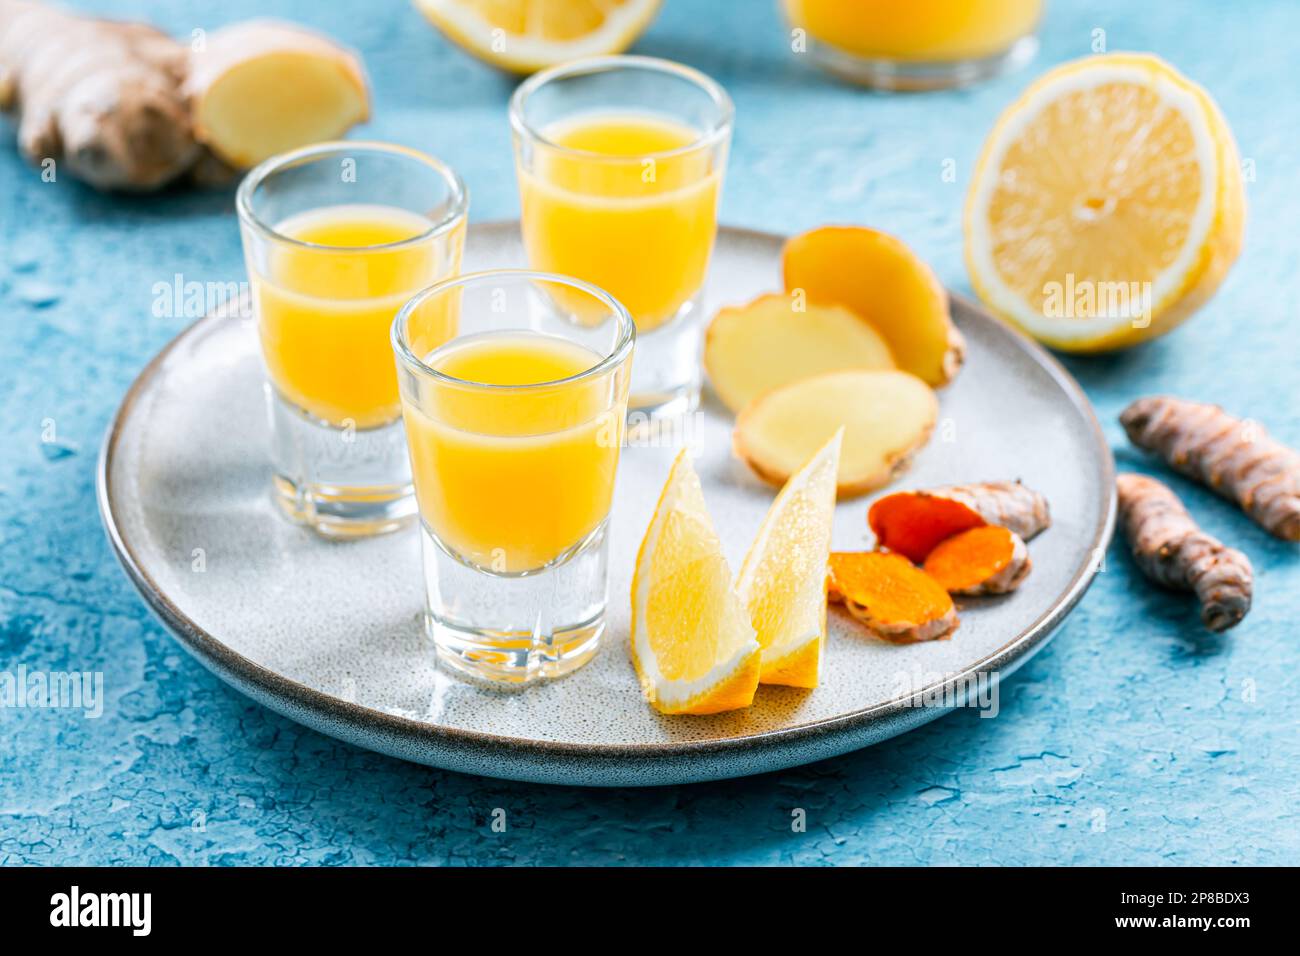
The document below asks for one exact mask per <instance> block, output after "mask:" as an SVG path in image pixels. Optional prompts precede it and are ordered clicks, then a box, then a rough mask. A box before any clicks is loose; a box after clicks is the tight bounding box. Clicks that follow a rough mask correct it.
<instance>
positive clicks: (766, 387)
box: [704, 292, 894, 412]
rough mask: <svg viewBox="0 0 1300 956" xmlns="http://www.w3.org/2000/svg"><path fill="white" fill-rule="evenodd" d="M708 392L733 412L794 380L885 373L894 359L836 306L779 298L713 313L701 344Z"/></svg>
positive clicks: (868, 329) (872, 333)
mask: <svg viewBox="0 0 1300 956" xmlns="http://www.w3.org/2000/svg"><path fill="white" fill-rule="evenodd" d="M704 367H705V369H706V370H707V371H708V373H709V381H710V382H711V383H712V384H713V390H714V391H715V392H717V393H718V397H719V398H720V399H722V402H723V404H724V405H726V406H727V407H728V408H729V409H731V410H732V411H733V412H739V411H740V410H741V409H742V408H744V407H745V406H746V405H748V404H749V403H750V402H751V401H753V400H754V399H755V398H757V397H758V396H760V395H762V394H764V393H766V392H770V391H772V389H774V388H779V387H780V386H782V385H787V384H789V383H790V382H797V381H798V380H799V379H803V378H809V377H811V376H813V375H819V374H821V373H822V372H837V371H841V370H843V369H850V368H865V369H890V368H893V367H894V357H893V354H892V353H891V352H890V351H889V345H888V344H887V343H886V342H885V340H884V339H883V338H882V337H881V335H880V333H879V332H877V331H876V329H875V327H874V326H872V325H870V324H869V323H867V322H865V321H864V320H863V319H861V318H859V317H858V316H857V315H855V314H853V313H852V312H850V311H849V310H848V309H845V308H843V307H841V306H837V305H818V304H815V303H801V302H798V301H796V300H795V298H794V297H793V296H791V295H789V294H786V293H779V292H775V293H768V294H767V295H761V296H759V297H758V298H757V299H755V300H754V301H753V302H750V303H748V304H747V305H737V306H729V307H727V308H724V309H720V310H719V311H718V314H717V315H716V316H714V318H713V321H712V322H711V323H710V324H709V330H708V333H707V334H706V336H705V339H704Z"/></svg>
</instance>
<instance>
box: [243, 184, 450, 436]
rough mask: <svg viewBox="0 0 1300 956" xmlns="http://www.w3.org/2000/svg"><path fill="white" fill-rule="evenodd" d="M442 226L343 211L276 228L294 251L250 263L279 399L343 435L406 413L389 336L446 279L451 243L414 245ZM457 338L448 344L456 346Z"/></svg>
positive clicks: (403, 216)
mask: <svg viewBox="0 0 1300 956" xmlns="http://www.w3.org/2000/svg"><path fill="white" fill-rule="evenodd" d="M433 226H434V224H433V223H432V222H431V221H430V220H428V219H427V218H425V217H424V216H421V215H419V214H418V213H414V212H410V211H408V210H405V209H399V208H396V207H392V206H381V205H370V204H366V205H338V206H327V207H323V208H319V209H313V210H309V211H307V212H303V213H299V214H296V215H294V216H291V217H289V218H288V219H286V220H284V221H282V222H279V223H277V224H275V230H276V232H277V233H279V234H280V235H282V236H284V237H286V238H287V239H289V240H292V241H291V242H282V243H280V244H278V245H277V246H275V247H274V248H273V249H271V250H270V251H269V254H268V255H267V257H266V262H265V268H264V270H263V271H262V272H259V270H258V269H256V268H254V267H253V264H252V263H250V268H249V273H250V279H251V282H252V287H253V295H254V300H255V303H256V310H257V319H258V329H259V332H260V335H261V339H262V354H263V356H264V358H265V361H266V369H267V374H268V375H269V377H270V379H271V382H272V383H273V384H274V386H275V388H276V389H277V390H278V391H279V393H280V395H281V396H282V397H283V398H284V399H285V400H286V401H288V402H289V403H291V404H293V405H295V406H297V407H298V408H301V409H303V410H304V411H306V412H307V413H308V414H310V415H312V416H313V417H315V418H317V419H320V420H322V421H325V422H328V423H329V424H331V425H335V426H345V425H348V424H351V425H353V426H354V427H356V428H372V427H375V426H378V425H383V424H386V423H388V422H392V421H394V420H396V419H397V418H398V417H399V415H400V414H401V407H400V404H399V402H398V398H397V376H396V373H395V370H394V368H393V353H392V347H391V345H390V344H389V336H388V333H389V327H390V326H391V325H392V322H393V316H394V315H396V314H397V311H398V309H400V308H401V307H402V304H403V303H404V302H405V301H406V300H407V299H409V298H410V297H411V296H412V295H413V294H414V293H415V292H417V291H418V290H420V289H422V288H423V287H425V286H427V285H430V284H431V283H433V282H434V281H436V280H437V279H438V278H441V275H440V273H443V272H445V271H446V267H445V266H444V265H443V264H442V262H441V260H442V258H444V255H443V253H444V250H445V248H446V246H445V243H442V242H424V241H413V240H418V239H419V237H422V236H424V235H425V234H427V233H428V232H429V231H430V229H432V228H433ZM452 331H453V330H451V329H448V330H447V334H446V335H445V336H444V337H443V339H444V341H445V339H446V338H450V337H451V333H452Z"/></svg>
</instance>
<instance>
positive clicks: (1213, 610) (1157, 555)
mask: <svg viewBox="0 0 1300 956" xmlns="http://www.w3.org/2000/svg"><path fill="white" fill-rule="evenodd" d="M1117 485H1118V490H1119V518H1120V524H1121V526H1122V527H1123V529H1124V534H1125V536H1126V537H1127V538H1128V540H1129V544H1130V545H1131V546H1132V549H1133V559H1134V561H1136V562H1137V565H1138V567H1139V568H1140V569H1141V570H1142V573H1143V574H1145V575H1146V576H1147V577H1148V578H1150V579H1151V580H1152V581H1155V582H1156V583H1158V584H1161V585H1164V586H1165V587H1167V588H1173V589H1176V590H1183V591H1193V592H1195V594H1196V597H1197V599H1198V600H1199V601H1200V602H1201V620H1202V621H1203V622H1204V624H1205V626H1206V627H1208V628H1209V629H1210V630H1211V631H1226V630H1227V629H1228V628H1230V627H1235V626H1236V625H1237V624H1239V623H1240V622H1241V619H1242V618H1244V617H1245V616H1246V613H1247V612H1248V611H1249V610H1250V598H1251V592H1252V590H1253V587H1254V575H1253V572H1252V571H1251V567H1250V559H1249V558H1247V557H1246V556H1245V555H1244V554H1242V553H1241V552H1240V551H1238V550H1236V549H1235V548H1229V547H1227V546H1225V545H1224V544H1223V543H1222V542H1220V541H1219V540H1218V539H1216V538H1214V537H1212V536H1210V535H1208V534H1206V533H1205V532H1204V531H1202V530H1201V529H1200V528H1199V527H1197V525H1196V522H1195V521H1193V520H1192V517H1191V515H1189V514H1188V513H1187V509H1186V508H1184V507H1183V503H1182V502H1181V501H1179V500H1178V496H1177V495H1176V494H1174V492H1173V491H1172V490H1171V489H1170V488H1169V487H1168V486H1167V485H1165V484H1163V483H1161V482H1159V481H1156V480H1155V479H1154V478H1148V477H1146V476H1145V475H1134V474H1123V475H1120V476H1119V478H1118V481H1117Z"/></svg>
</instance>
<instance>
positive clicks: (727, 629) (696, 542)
mask: <svg viewBox="0 0 1300 956" xmlns="http://www.w3.org/2000/svg"><path fill="white" fill-rule="evenodd" d="M631 645H632V662H633V664H634V665H635V667H636V671H637V677H638V679H639V680H640V682H641V687H642V690H643V691H644V692H645V695H646V698H647V699H648V700H649V701H650V703H651V704H652V705H653V706H654V707H655V709H656V710H659V711H660V712H662V713H667V714H711V713H717V712H719V711H724V710H734V709H736V708H739V707H747V706H749V704H750V703H751V702H752V701H753V698H754V690H755V688H756V687H757V686H758V674H759V661H760V653H761V649H760V647H759V644H758V640H757V639H756V637H755V634H754V628H753V627H752V626H751V625H750V622H749V615H748V614H747V613H746V611H745V608H744V606H743V605H742V604H741V602H740V600H739V598H737V597H736V594H735V591H734V589H733V588H732V578H731V570H730V568H729V567H728V566H727V560H726V557H725V556H724V555H723V553H722V544H721V542H720V541H719V540H718V536H717V534H716V532H715V531H714V530H713V524H712V522H711V521H710V520H709V515H708V512H707V511H706V510H705V505H704V494H703V492H702V491H701V489H700V480H699V478H698V477H697V476H696V474H695V470H694V468H692V467H691V462H690V459H689V458H688V457H687V455H686V452H685V451H683V452H681V453H680V454H679V455H678V456H677V459H676V461H674V462H673V467H672V470H671V471H670V472H669V475H668V480H667V482H666V483H665V484H664V490H663V492H662V494H661V495H660V497H659V503H658V504H657V505H656V507H655V513H654V517H653V518H651V520H650V526H649V527H648V528H647V529H646V534H645V538H644V540H643V541H642V542H641V549H640V551H639V552H638V554H637V560H636V570H635V571H634V572H633V575H632V642H631Z"/></svg>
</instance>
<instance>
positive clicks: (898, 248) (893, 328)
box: [781, 226, 966, 388]
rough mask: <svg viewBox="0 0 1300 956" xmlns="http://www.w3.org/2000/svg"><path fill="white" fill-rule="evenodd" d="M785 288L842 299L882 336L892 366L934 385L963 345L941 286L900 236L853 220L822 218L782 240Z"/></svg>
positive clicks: (944, 378)
mask: <svg viewBox="0 0 1300 956" xmlns="http://www.w3.org/2000/svg"><path fill="white" fill-rule="evenodd" d="M781 266H782V272H783V274H784V280H785V288H786V290H787V291H790V292H793V291H794V290H796V289H802V290H804V292H806V293H807V296H808V301H809V302H827V303H833V304H837V305H842V306H845V307H846V308H848V309H851V310H852V311H853V312H856V313H857V314H858V315H859V316H861V317H862V318H864V319H866V320H867V321H868V322H870V323H871V324H872V325H873V326H875V328H876V329H877V331H879V332H880V334H881V335H882V336H884V338H885V341H886V342H888V343H889V348H890V351H891V352H893V355H894V361H895V362H896V363H897V365H898V367H899V368H900V369H902V370H904V371H906V372H911V373H912V374H913V375H915V376H917V377H918V378H920V379H921V380H922V381H923V382H926V383H927V384H929V385H932V386H934V387H936V388H937V387H939V386H941V385H945V384H947V383H948V382H950V381H951V380H952V379H953V377H954V376H955V375H956V374H957V372H958V370H959V369H960V368H961V364H962V361H963V359H964V357H965V352H966V345H965V340H964V339H963V338H962V336H961V333H960V332H958V331H957V328H956V326H954V325H953V324H952V318H951V315H950V313H949V307H948V293H947V291H946V290H945V289H944V287H943V284H942V283H940V282H939V280H938V278H937V277H936V276H935V274H934V272H933V271H932V270H931V269H930V267H929V266H928V265H926V264H925V262H923V261H922V260H921V259H920V258H919V257H918V256H917V255H916V254H915V253H914V252H912V250H911V249H909V248H908V247H907V246H906V245H905V244H904V243H903V242H902V240H900V239H897V238H895V237H894V236H891V235H888V234H887V233H883V232H878V231H876V230H875V229H867V228H864V227H861V226H824V227H822V228H820V229H813V230H812V231H810V232H805V233H803V234H802V235H798V236H795V237H793V238H792V239H790V240H788V241H787V242H786V244H785V249H784V250H783V251H782V254H781Z"/></svg>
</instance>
